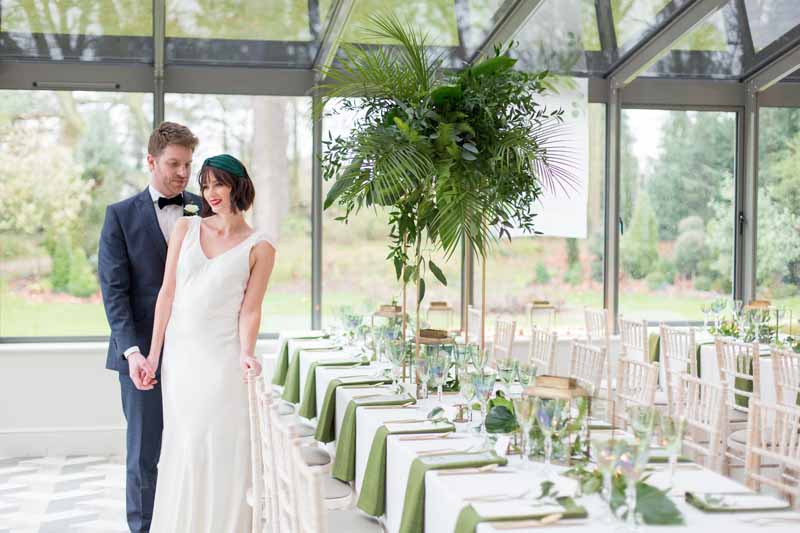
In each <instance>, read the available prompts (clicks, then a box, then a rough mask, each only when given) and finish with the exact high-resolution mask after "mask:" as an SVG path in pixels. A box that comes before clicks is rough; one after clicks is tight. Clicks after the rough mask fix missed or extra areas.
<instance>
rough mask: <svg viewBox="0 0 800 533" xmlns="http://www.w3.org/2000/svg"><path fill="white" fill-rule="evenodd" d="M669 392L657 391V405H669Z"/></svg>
mask: <svg viewBox="0 0 800 533" xmlns="http://www.w3.org/2000/svg"><path fill="white" fill-rule="evenodd" d="M667 403H668V401H667V391H665V390H657V391H656V400H655V404H656V405H667Z"/></svg>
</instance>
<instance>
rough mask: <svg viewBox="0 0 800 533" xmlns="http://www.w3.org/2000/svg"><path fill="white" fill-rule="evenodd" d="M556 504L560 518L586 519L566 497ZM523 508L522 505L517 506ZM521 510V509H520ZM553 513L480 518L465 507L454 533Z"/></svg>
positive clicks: (472, 531) (468, 507)
mask: <svg viewBox="0 0 800 533" xmlns="http://www.w3.org/2000/svg"><path fill="white" fill-rule="evenodd" d="M557 500H558V503H559V504H561V506H562V507H563V508H564V510H563V511H559V512H558V514H560V515H562V516H561V518H586V517H587V516H589V515H588V513H587V512H586V509H584V508H583V507H581V506H580V505H578V504H576V503H575V500H573V499H572V498H569V497H567V496H564V497H561V498H557ZM519 507H520V508H523V506H522V505H520V506H519ZM520 510H521V509H520ZM551 514H553V512H536V510H535V508H533V509H532V510H531V511H530V512H520V513H517V514H513V515H500V516H482V515H480V514H479V513H478V511H476V510H475V507H473V506H472V505H467V506H466V507H464V508H463V509H461V512H460V513H459V514H458V520H456V529H455V533H475V528H477V527H478V524H480V523H481V522H513V521H516V520H536V519H539V518H544V517H545V516H548V515H551Z"/></svg>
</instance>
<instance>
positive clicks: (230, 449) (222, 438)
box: [150, 217, 274, 533]
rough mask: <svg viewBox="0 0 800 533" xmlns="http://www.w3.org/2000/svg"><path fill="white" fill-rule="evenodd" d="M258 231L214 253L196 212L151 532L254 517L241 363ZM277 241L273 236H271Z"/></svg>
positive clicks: (165, 390)
mask: <svg viewBox="0 0 800 533" xmlns="http://www.w3.org/2000/svg"><path fill="white" fill-rule="evenodd" d="M260 241H267V242H270V244H273V243H274V240H272V239H269V238H267V237H266V236H265V235H264V234H263V233H261V232H255V233H254V234H253V235H251V236H249V237H248V238H247V239H245V240H244V241H242V242H241V243H239V244H238V245H236V246H234V247H233V248H231V249H230V250H228V251H226V252H224V253H222V254H220V255H218V256H216V257H214V258H211V259H209V258H208V257H207V256H206V255H205V253H204V252H203V250H202V248H201V247H200V217H192V218H191V219H190V226H189V230H188V231H187V233H186V236H185V237H184V240H183V244H182V246H181V253H180V258H179V260H178V267H177V275H176V287H175V299H174V301H173V304H172V314H171V316H170V319H169V324H168V326H167V330H166V336H165V339H164V353H163V359H162V361H163V362H162V367H161V387H162V397H163V404H164V434H163V440H162V446H161V459H160V460H159V463H158V482H157V484H156V496H155V506H154V509H153V522H152V525H151V529H150V530H151V531H152V532H153V533H181V532H191V533H204V532H207V533H240V532H241V533H244V532H249V531H250V530H251V523H252V517H251V512H250V508H249V506H248V504H247V502H246V492H247V489H248V487H249V486H250V484H251V474H250V426H249V422H248V403H247V385H246V384H245V383H244V382H243V381H242V371H241V369H240V367H239V354H240V350H239V347H240V346H239V330H238V322H239V310H240V308H241V305H242V299H243V297H244V291H245V288H246V286H247V281H248V279H249V276H250V269H249V256H250V250H251V249H252V247H253V246H254V245H255V244H256V243H258V242H260ZM273 246H274V244H273Z"/></svg>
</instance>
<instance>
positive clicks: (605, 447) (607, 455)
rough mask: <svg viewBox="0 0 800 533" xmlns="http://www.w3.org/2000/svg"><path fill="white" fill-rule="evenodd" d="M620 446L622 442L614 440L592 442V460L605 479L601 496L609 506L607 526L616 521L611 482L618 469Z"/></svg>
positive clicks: (606, 519)
mask: <svg viewBox="0 0 800 533" xmlns="http://www.w3.org/2000/svg"><path fill="white" fill-rule="evenodd" d="M619 444H620V441H615V440H613V439H610V440H605V441H592V458H593V459H594V461H595V463H596V464H597V470H599V471H600V475H601V476H602V477H603V486H602V489H601V492H600V495H601V496H602V498H603V500H605V502H606V504H607V505H608V512H607V513H606V517H605V522H606V525H610V524H611V523H612V522H613V520H614V513H613V512H612V511H611V481H612V478H613V476H614V471H615V470H616V468H617V459H618V458H619V451H620V447H619Z"/></svg>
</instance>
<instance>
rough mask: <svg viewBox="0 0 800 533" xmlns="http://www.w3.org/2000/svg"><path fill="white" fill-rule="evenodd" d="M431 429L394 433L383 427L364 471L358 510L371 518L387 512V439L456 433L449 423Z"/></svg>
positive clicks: (409, 429)
mask: <svg viewBox="0 0 800 533" xmlns="http://www.w3.org/2000/svg"><path fill="white" fill-rule="evenodd" d="M430 424H431V425H429V427H425V428H420V427H416V428H414V427H412V426H410V427H409V428H408V429H401V430H396V431H392V430H390V429H389V428H388V427H386V425H382V426H381V427H379V428H378V431H376V432H375V436H374V437H373V438H372V445H371V446H370V449H369V458H368V459H367V468H366V470H365V471H364V481H362V482H361V492H360V493H359V495H358V504H357V506H358V508H359V509H361V510H362V511H364V512H365V513H367V514H368V515H370V516H381V515H382V514H383V513H385V512H386V438H387V437H388V436H389V435H401V434H417V433H448V432H450V431H455V429H456V428H455V426H453V425H452V424H450V423H449V422H448V423H442V422H439V423H436V424H435V425H433V424H434V423H433V422H431V423H430Z"/></svg>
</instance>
